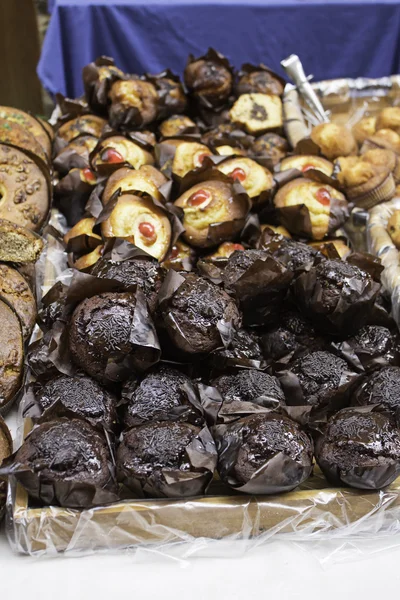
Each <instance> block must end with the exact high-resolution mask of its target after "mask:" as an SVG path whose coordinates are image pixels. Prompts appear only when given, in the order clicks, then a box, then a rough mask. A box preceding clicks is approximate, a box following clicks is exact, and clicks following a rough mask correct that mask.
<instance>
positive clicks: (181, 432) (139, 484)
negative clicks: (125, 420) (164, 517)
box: [117, 421, 217, 498]
mask: <svg viewBox="0 0 400 600" xmlns="http://www.w3.org/2000/svg"><path fill="white" fill-rule="evenodd" d="M216 462H217V454H216V450H215V445H214V442H213V439H212V437H211V435H210V432H209V431H208V429H200V428H199V427H195V426H194V425H190V424H189V423H177V422H171V421H164V422H161V423H148V424H146V425H141V426H140V427H133V429H131V430H130V431H128V432H127V433H125V435H124V437H123V440H122V442H121V444H120V446H119V448H118V452H117V476H118V480H119V481H120V482H122V483H124V484H125V485H126V486H127V487H128V488H130V489H131V490H132V491H133V492H135V494H137V495H139V496H150V497H170V498H181V497H187V496H198V495H200V494H204V493H205V491H206V489H207V487H208V484H209V483H210V481H211V479H212V477H213V472H214V469H215V466H216Z"/></svg>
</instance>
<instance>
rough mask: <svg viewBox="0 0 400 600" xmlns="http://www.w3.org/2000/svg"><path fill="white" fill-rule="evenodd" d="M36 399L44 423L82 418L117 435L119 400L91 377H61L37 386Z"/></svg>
mask: <svg viewBox="0 0 400 600" xmlns="http://www.w3.org/2000/svg"><path fill="white" fill-rule="evenodd" d="M35 399H36V401H37V403H38V404H39V406H40V408H41V410H42V411H43V413H42V415H41V418H40V420H41V421H43V420H46V421H48V420H49V419H52V418H54V417H55V416H57V417H63V416H66V417H69V418H81V419H84V420H85V421H87V422H88V423H90V425H92V426H93V427H95V428H97V429H100V430H101V431H102V430H103V428H104V427H105V428H106V429H107V430H109V431H113V430H114V431H115V429H116V426H117V412H116V405H117V399H116V397H115V396H113V395H112V394H110V392H108V391H107V390H105V389H104V388H102V387H101V386H100V385H99V384H98V383H97V382H96V381H94V380H93V379H91V378H90V377H87V376H84V375H83V376H75V377H68V376H67V375H60V376H59V377H56V378H55V379H52V380H50V381H48V382H47V383H45V384H44V385H43V386H37V385H36V386H35Z"/></svg>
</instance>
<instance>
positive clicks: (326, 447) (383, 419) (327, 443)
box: [315, 408, 400, 490]
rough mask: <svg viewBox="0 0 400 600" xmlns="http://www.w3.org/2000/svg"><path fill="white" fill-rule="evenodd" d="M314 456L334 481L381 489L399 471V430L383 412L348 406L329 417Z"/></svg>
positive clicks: (328, 476) (367, 488)
mask: <svg viewBox="0 0 400 600" xmlns="http://www.w3.org/2000/svg"><path fill="white" fill-rule="evenodd" d="M315 457H316V459H317V462H318V465H319V466H320V468H321V470H322V472H323V473H324V475H325V477H326V478H327V479H328V481H329V482H330V483H332V484H333V485H340V486H341V485H349V486H351V487H355V488H359V489H366V490H377V489H381V488H384V487H386V486H387V485H390V484H391V483H392V481H394V480H395V479H396V477H398V475H399V474H400V432H399V430H398V429H397V428H396V427H394V425H393V422H392V421H391V419H390V418H388V417H387V416H386V415H383V414H380V413H378V412H373V411H372V410H370V409H365V408H347V409H344V410H341V411H340V412H338V413H337V414H336V415H334V416H333V417H332V418H331V419H330V420H329V421H328V425H327V428H326V431H325V433H324V435H323V436H322V437H321V439H319V440H318V442H317V444H316V452H315Z"/></svg>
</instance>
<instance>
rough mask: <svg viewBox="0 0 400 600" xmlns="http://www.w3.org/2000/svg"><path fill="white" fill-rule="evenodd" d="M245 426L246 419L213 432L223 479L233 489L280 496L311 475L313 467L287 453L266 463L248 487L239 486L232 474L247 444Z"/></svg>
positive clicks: (219, 427) (247, 492) (216, 428)
mask: <svg viewBox="0 0 400 600" xmlns="http://www.w3.org/2000/svg"><path fill="white" fill-rule="evenodd" d="M244 422H245V419H243V420H241V421H238V422H236V423H233V424H232V423H231V424H229V425H216V426H215V427H213V428H212V433H213V436H214V439H215V443H216V446H217V450H218V464H219V471H220V472H221V465H222V471H223V472H224V476H223V479H224V481H225V482H226V483H227V484H228V485H229V486H230V487H232V488H233V489H234V490H236V491H238V492H242V493H245V494H280V493H281V492H288V491H290V490H292V489H294V488H295V487H297V485H299V483H300V482H302V481H304V480H305V479H307V478H308V477H309V476H310V475H311V473H312V470H313V467H312V465H302V464H300V463H299V462H297V461H295V460H293V459H292V458H291V457H290V456H287V455H286V454H284V453H283V452H278V453H277V454H275V455H274V456H273V457H272V458H270V459H269V460H266V462H265V464H263V466H262V467H260V468H259V469H258V470H257V471H256V472H255V473H253V475H252V477H251V478H250V480H249V481H248V482H247V483H245V484H243V483H241V482H239V481H238V480H237V479H236V478H235V476H234V475H233V474H232V467H233V465H234V464H235V462H236V458H237V455H238V451H239V449H240V447H241V446H242V444H243V440H242V436H241V426H242V423H244Z"/></svg>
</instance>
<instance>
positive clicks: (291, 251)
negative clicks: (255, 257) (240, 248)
mask: <svg viewBox="0 0 400 600" xmlns="http://www.w3.org/2000/svg"><path fill="white" fill-rule="evenodd" d="M279 238H280V239H279ZM259 248H260V249H262V250H266V251H267V252H269V253H270V254H271V255H272V256H273V257H274V258H276V260H278V261H279V262H281V263H282V264H283V265H285V267H287V268H288V269H289V270H290V271H293V272H294V273H296V274H298V273H302V272H303V271H309V270H310V269H311V267H313V266H314V265H315V264H317V263H318V262H320V261H321V260H324V259H325V257H324V256H323V254H322V253H321V252H318V250H315V248H312V247H311V246H308V245H307V244H303V243H302V242H296V241H295V240H292V239H289V238H285V237H284V236H279V234H275V235H272V236H271V234H270V232H269V230H268V229H265V230H264V231H263V233H262V234H261V239H260V243H259Z"/></svg>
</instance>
